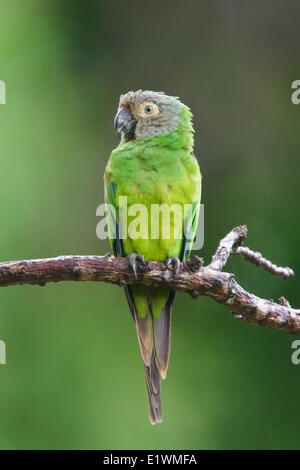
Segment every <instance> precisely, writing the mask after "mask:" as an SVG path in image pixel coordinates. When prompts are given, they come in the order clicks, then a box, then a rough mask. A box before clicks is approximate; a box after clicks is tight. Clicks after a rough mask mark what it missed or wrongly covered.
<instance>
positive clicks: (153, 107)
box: [139, 101, 159, 118]
mask: <svg viewBox="0 0 300 470" xmlns="http://www.w3.org/2000/svg"><path fill="white" fill-rule="evenodd" d="M158 114H159V107H158V106H157V104H155V103H152V102H151V101H146V102H145V103H142V104H141V105H140V106H139V115H140V116H141V117H143V118H147V117H155V116H157V115H158Z"/></svg>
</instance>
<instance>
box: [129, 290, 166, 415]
mask: <svg viewBox="0 0 300 470" xmlns="http://www.w3.org/2000/svg"><path fill="white" fill-rule="evenodd" d="M126 289H128V290H127V292H126V296H127V300H128V303H129V306H130V310H131V313H132V315H133V318H134V322H135V326H136V330H137V336H138V340H139V345H140V349H141V354H142V358H143V362H144V371H145V379H146V388H147V396H148V401H149V417H150V421H151V423H152V424H156V423H161V422H162V408H161V397H160V382H161V379H165V378H166V374H167V369H168V362H169V356H170V342H171V312H172V305H173V302H174V298H175V292H174V291H171V292H170V294H169V297H168V300H167V302H166V304H165V306H164V307H163V308H162V310H161V313H160V316H159V317H158V318H154V317H153V315H152V312H151V307H150V306H149V309H148V312H147V315H146V317H144V318H141V317H139V315H138V313H137V311H136V308H135V305H134V299H133V296H132V295H131V292H130V288H126Z"/></svg>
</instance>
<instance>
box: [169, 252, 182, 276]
mask: <svg viewBox="0 0 300 470" xmlns="http://www.w3.org/2000/svg"><path fill="white" fill-rule="evenodd" d="M165 263H166V266H167V268H168V267H169V266H171V267H172V269H173V274H174V279H176V277H177V276H178V273H179V270H180V260H179V259H178V258H176V257H175V256H171V257H170V258H167V259H166V261H165Z"/></svg>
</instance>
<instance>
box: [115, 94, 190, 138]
mask: <svg viewBox="0 0 300 470" xmlns="http://www.w3.org/2000/svg"><path fill="white" fill-rule="evenodd" d="M184 108H186V106H184V105H183V104H182V103H181V102H180V100H179V99H178V98H177V97H174V96H168V95H165V94H164V93H163V92H156V91H148V90H146V91H142V90H138V91H129V92H128V93H126V94H125V95H121V97H120V102H119V108H118V112H117V114H116V117H115V121H114V126H115V131H116V132H117V134H118V135H119V136H120V137H121V142H127V141H129V140H141V139H149V138H152V137H157V136H159V135H160V134H168V133H169V132H172V131H174V130H176V129H177V127H178V125H179V122H180V114H181V112H182V111H183V109H184Z"/></svg>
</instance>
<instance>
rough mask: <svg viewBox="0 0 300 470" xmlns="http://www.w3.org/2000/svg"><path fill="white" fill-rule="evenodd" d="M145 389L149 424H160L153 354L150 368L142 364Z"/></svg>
mask: <svg viewBox="0 0 300 470" xmlns="http://www.w3.org/2000/svg"><path fill="white" fill-rule="evenodd" d="M144 370H145V379H146V388H147V395H148V401H149V416H150V421H151V424H156V423H161V422H162V411H161V398H160V380H161V379H160V374H159V371H158V369H157V366H156V361H155V357H154V354H153V355H152V358H151V364H150V367H148V366H146V365H145V364H144Z"/></svg>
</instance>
